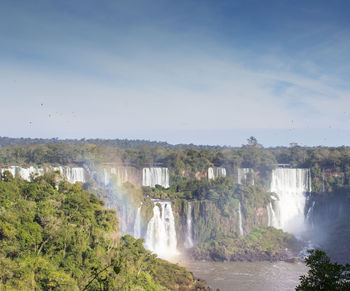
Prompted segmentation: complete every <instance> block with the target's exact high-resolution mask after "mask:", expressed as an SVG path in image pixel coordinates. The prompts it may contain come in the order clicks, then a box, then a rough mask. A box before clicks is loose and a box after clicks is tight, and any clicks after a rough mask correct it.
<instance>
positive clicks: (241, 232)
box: [238, 201, 244, 236]
mask: <svg viewBox="0 0 350 291" xmlns="http://www.w3.org/2000/svg"><path fill="white" fill-rule="evenodd" d="M238 221H239V234H240V235H241V236H243V235H244V230H243V224H242V209H241V201H240V202H239V203H238Z"/></svg>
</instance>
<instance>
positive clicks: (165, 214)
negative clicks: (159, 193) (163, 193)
mask: <svg viewBox="0 0 350 291" xmlns="http://www.w3.org/2000/svg"><path fill="white" fill-rule="evenodd" d="M154 204H155V205H154V207H153V217H152V218H151V220H150V221H149V223H148V225H147V234H146V241H145V246H146V248H148V249H149V250H150V251H152V252H154V253H156V254H157V255H158V256H159V257H162V258H169V257H171V256H172V255H176V254H177V253H178V252H177V249H176V245H177V240H176V230H175V219H174V215H173V212H172V209H171V202H170V201H159V200H155V201H154Z"/></svg>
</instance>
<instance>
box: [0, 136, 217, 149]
mask: <svg viewBox="0 0 350 291" xmlns="http://www.w3.org/2000/svg"><path fill="white" fill-rule="evenodd" d="M58 143H67V144H71V145H87V144H93V145H100V146H109V147H118V148H138V147H140V146H148V147H157V146H159V147H162V148H165V149H187V148H196V149H219V148H222V147H221V146H210V145H194V144H176V145H173V144H169V143H167V142H163V141H150V140H144V139H100V138H89V139H85V138H82V139H59V138H23V137H21V138H13V137H0V146H2V147H4V146H23V145H24V146H25V145H43V144H58Z"/></svg>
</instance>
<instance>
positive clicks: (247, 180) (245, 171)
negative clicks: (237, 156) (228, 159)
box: [237, 168, 255, 185]
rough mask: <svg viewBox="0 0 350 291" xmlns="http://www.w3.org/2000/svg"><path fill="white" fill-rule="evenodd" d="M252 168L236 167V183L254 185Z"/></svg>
mask: <svg viewBox="0 0 350 291" xmlns="http://www.w3.org/2000/svg"><path fill="white" fill-rule="evenodd" d="M254 182H255V181H254V170H253V169H251V168H238V172H237V183H238V184H251V185H254Z"/></svg>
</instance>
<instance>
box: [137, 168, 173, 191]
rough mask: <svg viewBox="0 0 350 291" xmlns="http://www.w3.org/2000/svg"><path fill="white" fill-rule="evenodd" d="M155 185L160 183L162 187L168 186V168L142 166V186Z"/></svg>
mask: <svg viewBox="0 0 350 291" xmlns="http://www.w3.org/2000/svg"><path fill="white" fill-rule="evenodd" d="M155 185H161V186H163V187H164V188H169V171H168V168H155V167H151V168H143V171H142V186H150V187H154V186H155Z"/></svg>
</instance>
